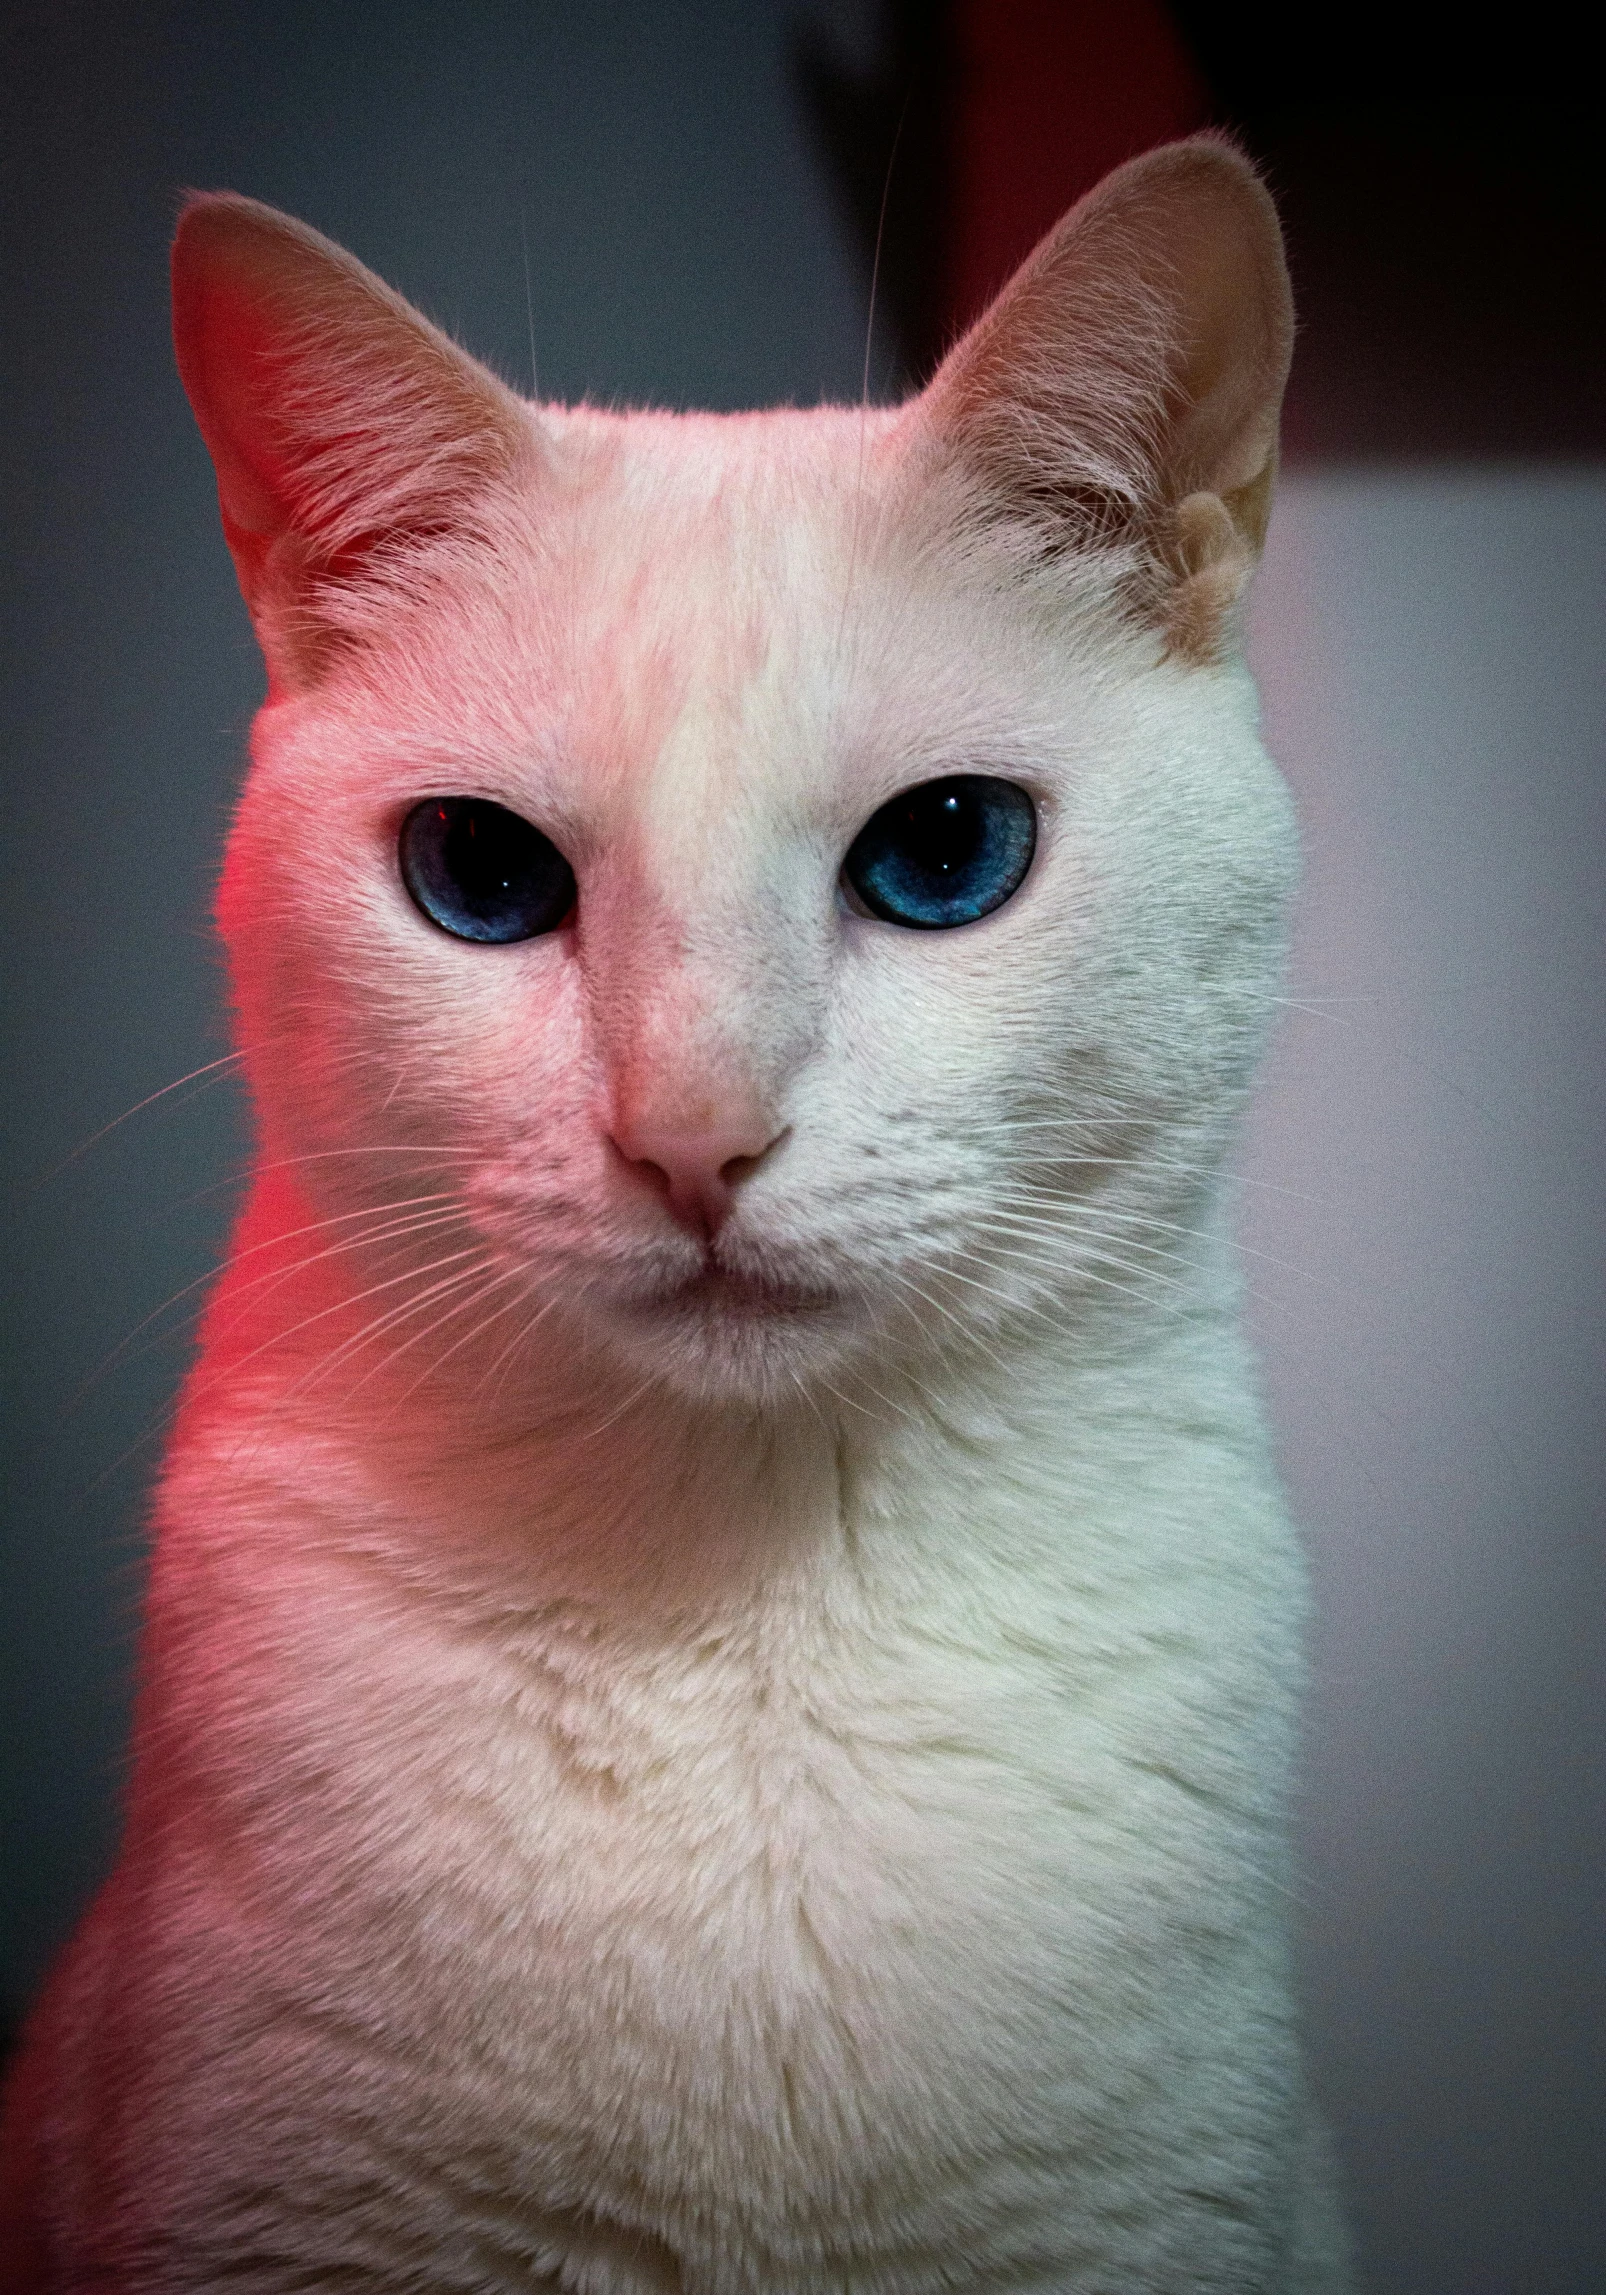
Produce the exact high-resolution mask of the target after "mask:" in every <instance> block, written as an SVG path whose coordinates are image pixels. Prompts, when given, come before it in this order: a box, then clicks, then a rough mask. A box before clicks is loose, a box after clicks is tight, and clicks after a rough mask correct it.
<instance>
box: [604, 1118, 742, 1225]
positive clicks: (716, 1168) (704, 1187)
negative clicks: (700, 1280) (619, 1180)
mask: <svg viewBox="0 0 1606 2295" xmlns="http://www.w3.org/2000/svg"><path fill="white" fill-rule="evenodd" d="M780 1138H781V1134H780V1133H778V1132H777V1133H775V1134H773V1135H771V1134H770V1133H769V1128H768V1126H767V1125H765V1124H763V1123H755V1122H754V1121H752V1119H751V1118H749V1119H748V1120H747V1121H745V1122H734V1123H727V1124H712V1125H710V1126H708V1127H707V1128H706V1129H692V1128H690V1127H687V1128H685V1129H682V1128H680V1127H678V1126H674V1125H669V1124H656V1123H653V1122H652V1121H651V1120H650V1119H647V1120H645V1121H642V1122H637V1123H621V1124H616V1125H615V1126H614V1131H613V1143H614V1145H615V1147H616V1148H617V1149H618V1150H619V1153H620V1154H621V1155H622V1156H623V1157H624V1158H625V1160H626V1162H627V1163H633V1164H635V1165H637V1166H638V1167H639V1168H640V1169H641V1170H642V1171H643V1172H645V1173H646V1175H647V1176H648V1177H649V1178H651V1179H652V1180H653V1181H654V1182H655V1183H656V1184H657V1185H658V1186H660V1187H661V1188H662V1189H663V1191H664V1194H665V1198H666V1200H667V1202H668V1205H669V1209H670V1211H671V1212H672V1213H673V1214H674V1216H675V1218H676V1219H678V1220H679V1221H680V1224H681V1226H682V1227H687V1228H690V1230H691V1232H692V1234H693V1235H700V1236H713V1235H717V1234H718V1232H719V1230H720V1228H721V1227H722V1226H723V1225H724V1223H725V1221H726V1219H727V1218H728V1217H729V1215H730V1210H731V1206H732V1204H733V1203H734V1202H735V1200H736V1190H737V1188H738V1187H739V1186H740V1185H741V1183H742V1181H743V1180H744V1179H746V1178H747V1177H748V1175H749V1173H751V1172H754V1171H756V1170H757V1169H758V1167H759V1165H760V1164H761V1163H762V1162H763V1161H764V1158H765V1157H766V1156H767V1155H768V1154H769V1152H770V1150H771V1148H773V1147H775V1146H776V1145H777V1144H778V1142H779V1140H780Z"/></svg>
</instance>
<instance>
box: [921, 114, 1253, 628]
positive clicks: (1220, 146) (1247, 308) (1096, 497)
mask: <svg viewBox="0 0 1606 2295" xmlns="http://www.w3.org/2000/svg"><path fill="white" fill-rule="evenodd" d="M1293 334H1294V315H1293V299H1292V296H1291V294H1290V290H1289V285H1288V270H1287V266H1286V264H1285V262H1284V260H1283V246H1282V233H1281V231H1280V229H1279V227H1278V222H1277V215H1276V210H1275V209H1274V208H1273V206H1272V203H1271V200H1270V198H1269V197H1268V195H1267V193H1266V190H1265V187H1264V186H1263V185H1262V183H1261V181H1260V179H1259V177H1258V176H1257V175H1256V173H1255V171H1254V169H1253V167H1252V166H1251V165H1250V163H1249V162H1248V160H1246V159H1245V158H1244V157H1243V155H1242V154H1241V153H1240V152H1239V151H1237V150H1236V149H1235V148H1234V147H1233V146H1232V145H1231V144H1229V143H1227V142H1225V141H1224V140H1223V139H1221V138H1219V137H1216V136H1211V135H1205V136H1195V137H1191V138H1190V139H1189V140H1188V141H1187V142H1185V143H1177V144H1169V145H1166V146H1163V147H1162V148H1161V149H1159V150H1157V151H1152V152H1148V153H1145V154H1144V156H1143V157H1142V158H1140V159H1135V160H1131V161H1129V162H1128V163H1127V165H1126V166H1124V167H1121V168H1117V169H1116V171H1115V173H1114V174H1113V175H1110V176H1107V177H1106V178H1105V180H1104V181H1103V182H1102V183H1101V184H1099V185H1098V186H1097V188H1096V189H1095V190H1093V191H1091V192H1089V194H1088V195H1087V197H1086V198H1085V199H1083V200H1081V201H1080V202H1079V203H1078V204H1077V205H1076V206H1075V207H1074V208H1072V210H1071V211H1070V213H1069V214H1068V215H1066V216H1065V217H1064V218H1063V219H1062V220H1061V221H1060V222H1059V223H1058V224H1057V225H1056V226H1055V228H1054V229H1053V230H1052V231H1051V232H1050V233H1049V234H1048V236H1047V238H1046V239H1044V240H1043V242H1042V244H1041V245H1040V246H1039V247H1038V248H1037V250H1036V251H1035V253H1034V254H1032V255H1030V256H1029V257H1028V258H1027V260H1026V262H1025V263H1024V264H1023V265H1022V267H1021V269H1020V270H1019V271H1018V272H1017V273H1016V274H1015V277H1014V278H1013V279H1012V280H1011V281H1010V283H1009V284H1008V286H1006V287H1005V288H1004V290H1003V292H1002V293H1001V294H1000V295H999V297H998V299H997V300H996V302H994V304H993V305H992V307H991V308H990V309H989V310H988V311H987V312H986V313H985V314H984V315H983V316H982V318H981V319H979V320H978V321H977V323H976V325H975V326H974V327H973V328H972V329H971V331H970V333H969V334H968V335H966V336H965V337H964V338H963V340H962V341H961V342H959V343H958V344H957V345H956V346H955V348H954V349H953V350H952V351H951V352H950V353H949V355H948V357H947V358H946V359H945V360H944V362H943V364H942V366H941V367H940V368H939V369H938V372H937V374H936V375H935V377H934V378H933V380H932V382H931V383H930V385H929V386H928V388H927V390H926V391H925V393H924V394H923V397H922V399H921V400H920V401H919V402H918V405H919V409H920V412H919V415H918V417H917V420H918V422H919V424H920V427H921V430H922V432H923V434H924V436H925V438H926V440H927V442H928V444H929V445H931V446H933V447H934V448H935V449H936V451H937V452H938V453H939V454H940V455H941V456H943V457H944V458H950V457H951V458H953V459H955V460H956V461H957V464H958V465H959V467H960V468H961V469H962V470H963V472H964V473H965V476H966V478H967V481H968V485H967V494H968V495H969V498H970V500H971V502H972V504H973V505H974V506H977V507H979V509H980V512H981V515H982V516H983V518H984V519H985V518H998V519H1001V520H1005V521H1008V522H1009V523H1011V524H1012V525H1014V526H1016V527H1025V528H1027V529H1029V530H1031V531H1032V532H1033V533H1034V534H1035V536H1036V538H1037V543H1038V547H1039V549H1040V550H1041V552H1042V554H1043V555H1044V556H1057V555H1062V554H1064V553H1065V552H1067V551H1082V550H1103V551H1106V552H1113V553H1117V554H1118V559H1119V562H1120V564H1121V566H1122V568H1123V570H1124V572H1125V574H1126V577H1127V579H1126V582H1125V587H1126V590H1127V594H1128V595H1130V596H1131V597H1132V598H1133V599H1134V600H1135V601H1137V602H1138V604H1139V605H1140V608H1141V609H1142V610H1144V611H1146V612H1148V613H1149V614H1150V615H1151V616H1152V617H1153V618H1154V619H1155V620H1156V621H1158V622H1159V623H1160V625H1161V627H1162V628H1163V630H1164V632H1165V635H1166V637H1167V639H1168V641H1169V643H1170V646H1171V648H1172V650H1173V651H1174V652H1176V653H1178V654H1181V655H1183V656H1184V657H1187V658H1191V659H1195V660H1207V659H1211V658H1213V657H1215V656H1216V655H1218V654H1219V653H1220V652H1222V651H1223V650H1224V649H1225V648H1226V646H1227V645H1228V644H1229V643H1230V641H1231V638H1232V635H1233V633H1234V630H1235V625H1236V619H1237V616H1236V607H1237V604H1238V600H1239V598H1240V595H1241V593H1242V591H1243V589H1244V586H1245V584H1246V582H1247V580H1248V577H1249V574H1250V572H1251V571H1252V569H1253V566H1254V564H1255V561H1256V559H1257V558H1258V556H1259V554H1260V548H1261V544H1262V542H1263V541H1264V539H1265V532H1266V521H1267V518H1268V515H1269V513H1270V508H1271V490H1272V481H1273V478H1274V477H1275V475H1276V467H1277V429H1278V417H1279V412H1280V409H1281V405H1282V395H1283V386H1284V384H1285V382H1286V380H1287V376H1288V365H1289V359H1290V356H1291V353H1292V349H1293ZM1112 562H1114V561H1112Z"/></svg>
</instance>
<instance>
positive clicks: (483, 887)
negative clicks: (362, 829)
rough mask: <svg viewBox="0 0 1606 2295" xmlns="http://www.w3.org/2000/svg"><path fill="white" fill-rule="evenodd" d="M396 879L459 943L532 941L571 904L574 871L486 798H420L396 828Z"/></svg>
mask: <svg viewBox="0 0 1606 2295" xmlns="http://www.w3.org/2000/svg"><path fill="white" fill-rule="evenodd" d="M397 859H398V862H399V864H400V867H401V875H402V882H403V883H404V884H405V885H406V887H407V890H408V892H409V893H410V894H411V895H412V897H413V900H414V902H415V903H416V905H417V906H418V907H419V908H420V909H422V911H423V913H424V914H425V916H427V917H428V918H429V919H430V921H431V923H432V924H438V925H439V926H440V927H441V929H442V931H443V932H449V933H451V934H453V935H454V937H455V938H457V939H458V940H475V941H493V942H494V941H510V940H533V939H534V938H535V937H536V936H537V934H539V933H543V932H552V931H554V930H555V929H556V927H557V926H558V925H560V924H562V923H563V921H564V919H565V918H566V917H567V916H568V914H569V911H570V910H571V909H572V908H573V906H574V900H575V883H574V871H573V869H571V868H570V866H569V864H568V862H567V861H566V860H565V859H564V857H563V855H562V854H561V853H560V852H559V850H558V848H557V846H556V845H555V844H554V843H553V842H552V839H551V838H550V837H548V836H544V835H543V834H542V832H541V831H540V830H539V829H538V828H536V827H535V825H534V824H533V822H530V821H526V820H525V819H523V818H522V816H521V815H520V814H518V813H512V812H509V810H508V808H507V807H506V806H505V805H495V804H492V803H491V801H490V800H489V798H484V797H426V798H425V799H424V801H423V803H422V804H421V805H415V806H414V807H413V809H412V811H411V812H410V813H409V814H408V816H407V818H406V820H405V821H404V822H403V823H402V827H401V836H400V839H399V840H398V846H397Z"/></svg>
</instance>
